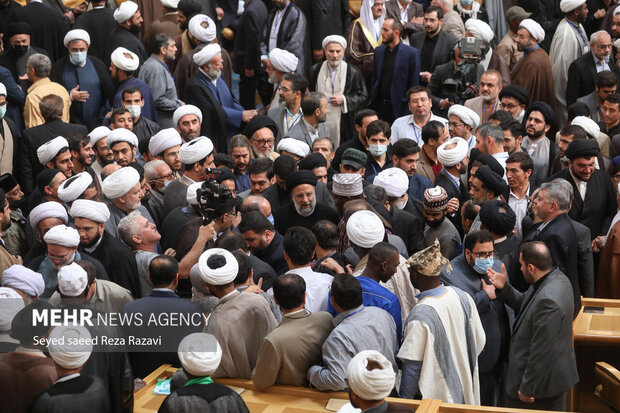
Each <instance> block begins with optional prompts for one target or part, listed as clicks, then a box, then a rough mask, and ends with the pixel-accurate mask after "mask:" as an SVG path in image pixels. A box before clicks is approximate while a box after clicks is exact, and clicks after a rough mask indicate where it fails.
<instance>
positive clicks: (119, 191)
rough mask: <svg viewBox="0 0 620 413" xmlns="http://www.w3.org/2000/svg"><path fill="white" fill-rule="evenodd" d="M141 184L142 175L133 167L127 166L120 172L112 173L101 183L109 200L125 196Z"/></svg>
mask: <svg viewBox="0 0 620 413" xmlns="http://www.w3.org/2000/svg"><path fill="white" fill-rule="evenodd" d="M139 183H140V174H139V173H138V171H136V170H135V169H134V168H132V167H131V166H126V167H124V168H121V169H119V170H118V171H114V172H112V173H111V174H110V175H109V176H108V177H107V178H106V179H104V180H103V182H102V183H101V189H102V190H103V194H104V195H105V196H106V197H108V199H116V198H120V197H122V196H123V195H125V194H126V193H127V192H129V191H131V189H132V188H133V187H134V186H136V185H138V184H139Z"/></svg>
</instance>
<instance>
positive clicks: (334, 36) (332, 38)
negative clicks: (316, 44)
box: [322, 34, 347, 49]
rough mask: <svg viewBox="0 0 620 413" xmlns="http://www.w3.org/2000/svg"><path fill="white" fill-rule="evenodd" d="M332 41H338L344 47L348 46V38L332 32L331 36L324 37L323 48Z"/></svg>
mask: <svg viewBox="0 0 620 413" xmlns="http://www.w3.org/2000/svg"><path fill="white" fill-rule="evenodd" d="M330 43H338V44H339V45H340V46H342V48H343V49H346V48H347V39H345V38H344V37H342V36H338V35H337V34H332V35H331V36H327V37H325V38H324V39H323V44H322V46H323V49H325V48H326V47H327V45H328V44H330Z"/></svg>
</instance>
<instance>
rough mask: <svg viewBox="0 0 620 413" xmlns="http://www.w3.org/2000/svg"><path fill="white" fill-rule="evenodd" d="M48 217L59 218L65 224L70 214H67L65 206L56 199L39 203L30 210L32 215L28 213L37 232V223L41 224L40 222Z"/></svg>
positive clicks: (31, 224)
mask: <svg viewBox="0 0 620 413" xmlns="http://www.w3.org/2000/svg"><path fill="white" fill-rule="evenodd" d="M47 218H58V219H60V220H61V221H62V222H64V223H65V224H66V223H67V222H69V216H68V215H67V210H66V209H65V207H64V206H62V204H61V203H59V202H54V201H50V202H44V203H42V204H39V205H37V206H36V207H34V208H33V209H32V211H30V215H28V219H29V220H30V226H31V227H32V229H33V230H34V231H35V232H37V225H39V222H41V221H43V220H44V219H47Z"/></svg>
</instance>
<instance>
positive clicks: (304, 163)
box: [299, 152, 327, 171]
mask: <svg viewBox="0 0 620 413" xmlns="http://www.w3.org/2000/svg"><path fill="white" fill-rule="evenodd" d="M320 167H325V168H327V159H325V157H324V156H323V155H321V153H319V152H314V153H312V154H310V155H308V156H306V157H305V158H304V159H302V160H301V161H299V169H307V170H309V171H311V170H313V169H314V168H320Z"/></svg>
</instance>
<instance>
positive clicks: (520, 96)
mask: <svg viewBox="0 0 620 413" xmlns="http://www.w3.org/2000/svg"><path fill="white" fill-rule="evenodd" d="M504 96H508V97H511V98H515V99H517V100H518V101H519V103H521V104H522V105H529V104H530V94H529V92H528V91H527V90H525V88H523V87H521V86H519V85H508V86H506V87H504V88H502V90H501V91H500V92H499V99H500V100H502V98H503V97H504Z"/></svg>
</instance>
